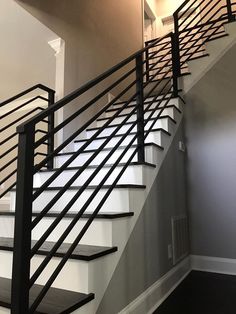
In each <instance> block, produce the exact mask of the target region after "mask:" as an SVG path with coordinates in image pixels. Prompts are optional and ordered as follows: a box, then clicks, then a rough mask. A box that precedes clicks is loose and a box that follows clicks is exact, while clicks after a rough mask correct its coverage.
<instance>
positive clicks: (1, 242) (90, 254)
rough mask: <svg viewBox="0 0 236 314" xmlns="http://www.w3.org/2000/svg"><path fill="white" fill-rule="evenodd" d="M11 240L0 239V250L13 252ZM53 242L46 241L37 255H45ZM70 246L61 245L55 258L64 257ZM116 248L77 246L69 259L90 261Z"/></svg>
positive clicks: (33, 241)
mask: <svg viewBox="0 0 236 314" xmlns="http://www.w3.org/2000/svg"><path fill="white" fill-rule="evenodd" d="M13 241H14V240H13V238H4V237H0V250H3V251H10V252H12V251H13ZM36 242H37V241H35V240H32V241H31V243H32V247H33V246H34V245H35V244H36ZM54 245H55V242H52V241H47V242H45V243H44V244H43V245H42V246H41V248H40V249H39V251H38V253H37V255H47V254H48V253H49V252H50V251H51V249H52V248H53V246H54ZM70 246H71V244H69V243H63V244H62V245H61V247H60V248H59V249H58V250H57V252H56V253H55V255H54V256H55V257H64V255H65V254H66V252H67V251H68V249H69V248H70ZM117 249H118V248H117V247H104V246H95V245H85V244H79V245H77V247H76V249H75V250H74V252H73V254H72V255H71V257H70V259H76V260H82V261H92V260H94V259H97V258H99V257H102V256H105V255H108V254H111V253H114V252H116V251H117Z"/></svg>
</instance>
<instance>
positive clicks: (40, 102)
mask: <svg viewBox="0 0 236 314" xmlns="http://www.w3.org/2000/svg"><path fill="white" fill-rule="evenodd" d="M45 94H46V95H45ZM54 94H55V92H54V91H53V90H52V89H50V88H48V87H46V86H44V85H42V84H38V85H35V86H33V87H31V88H28V89H27V90H25V91H23V92H21V93H19V94H17V95H16V96H14V97H11V98H10V99H8V100H5V101H3V102H2V103H0V108H1V116H0V148H1V150H0V186H4V188H2V189H1V191H0V199H1V198H2V197H4V196H5V195H6V194H7V193H8V192H9V191H10V190H11V189H12V188H13V187H14V186H15V185H16V172H17V156H18V133H17V132H16V127H17V126H18V125H20V124H21V123H22V122H24V121H26V120H28V119H29V118H30V117H32V116H34V115H35V114H36V113H38V112H40V111H43V110H44V109H45V108H46V106H51V105H52V104H53V103H54ZM53 128H54V121H53V117H52V116H51V117H48V119H46V120H45V119H44V120H43V121H42V122H41V124H40V125H38V128H37V129H36V131H35V136H36V137H37V138H40V136H42V134H43V135H44V134H46V133H47V132H48V131H51V130H52V129H53ZM53 149H54V142H52V141H46V142H44V147H41V149H40V150H37V151H35V158H36V160H37V161H39V160H40V158H41V157H42V156H47V154H50V153H51V152H52V151H53ZM40 156H41V157H40ZM47 167H48V168H52V167H53V163H52V161H50V163H48V165H47Z"/></svg>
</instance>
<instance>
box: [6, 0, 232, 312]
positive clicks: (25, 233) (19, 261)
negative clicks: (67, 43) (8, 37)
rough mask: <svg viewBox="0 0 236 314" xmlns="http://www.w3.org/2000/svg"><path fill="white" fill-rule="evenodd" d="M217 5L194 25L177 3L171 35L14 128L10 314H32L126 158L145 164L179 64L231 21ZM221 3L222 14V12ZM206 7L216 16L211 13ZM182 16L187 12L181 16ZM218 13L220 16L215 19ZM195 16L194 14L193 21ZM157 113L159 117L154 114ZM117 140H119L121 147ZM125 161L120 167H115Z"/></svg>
mask: <svg viewBox="0 0 236 314" xmlns="http://www.w3.org/2000/svg"><path fill="white" fill-rule="evenodd" d="M225 1H226V2H227V4H226V5H225V6H223V7H221V8H220V9H219V8H217V9H216V7H215V6H214V4H213V5H212V9H211V8H210V10H208V9H209V3H208V2H206V1H205V0H202V2H201V3H205V4H206V3H207V5H204V7H201V8H200V11H201V14H202V16H203V17H204V18H205V17H208V18H207V21H204V22H203V23H200V24H199V22H198V21H197V20H196V17H194V16H192V14H193V13H192V12H193V10H191V9H193V5H194V4H195V3H196V2H197V1H196V0H188V1H185V2H184V3H183V4H182V5H181V6H180V7H179V9H178V10H177V11H176V12H175V13H174V23H175V32H174V33H169V34H167V35H165V36H163V37H161V38H158V39H155V40H151V41H149V42H147V43H146V45H145V47H144V48H143V49H141V50H139V51H138V52H136V53H135V54H133V55H131V56H130V57H128V58H127V59H125V60H123V61H122V62H120V63H119V64H117V65H116V66H114V67H113V68H111V69H110V70H108V71H106V72H104V73H103V74H101V75H100V76H98V77H97V78H96V79H94V80H92V81H90V82H89V83H87V84H85V85H83V86H82V87H80V88H79V89H77V90H75V91H74V92H72V93H71V94H69V95H67V96H66V97H64V98H63V99H62V100H60V101H58V102H57V103H55V104H52V105H51V106H50V107H48V108H47V109H45V110H43V111H41V112H40V113H38V114H37V115H36V116H34V117H33V118H30V119H29V120H28V121H26V122H24V123H22V124H21V125H20V126H18V127H17V132H18V135H19V154H18V155H19V156H18V169H17V187H16V217H15V236H14V248H15V250H14V256H13V280H12V313H13V314H21V313H34V312H35V311H36V310H37V308H38V306H39V304H40V303H41V301H42V300H43V298H44V297H45V295H46V293H47V292H48V290H49V289H50V287H51V285H52V284H53V282H54V281H55V279H56V278H57V276H58V275H59V274H60V272H61V270H62V269H63V267H64V265H65V264H66V262H67V261H68V259H69V258H70V256H71V254H72V253H73V251H74V249H75V247H76V246H77V245H78V243H79V242H80V240H81V239H82V237H83V236H84V234H85V233H86V231H87V230H88V229H89V227H90V225H91V224H92V223H93V221H94V219H95V218H96V216H97V214H98V213H99V211H100V210H101V208H102V206H103V205H104V203H105V202H106V200H107V198H108V197H109V195H110V194H111V193H112V191H113V189H114V188H115V187H116V186H117V185H118V183H119V180H120V178H121V177H122V175H123V174H124V173H125V171H126V169H127V168H128V166H129V165H130V164H131V162H132V161H133V160H134V158H136V160H137V161H138V162H139V163H141V164H143V163H144V162H145V147H146V139H147V136H148V135H149V133H150V132H151V130H152V129H153V127H154V126H155V124H156V122H157V121H158V119H159V118H160V116H161V115H162V113H163V111H164V110H165V109H166V108H167V106H168V104H169V102H170V100H171V98H173V97H179V91H178V77H179V76H180V75H181V74H182V70H183V69H186V61H188V60H190V59H191V58H193V57H194V56H196V54H197V53H199V52H201V53H202V52H204V44H205V42H206V41H207V40H209V39H212V38H214V36H215V35H217V32H218V30H219V28H220V27H222V25H223V23H224V22H226V21H227V22H229V21H232V20H233V19H232V15H233V14H234V11H235V10H233V9H232V4H231V2H230V1H228V0H225ZM229 4H230V8H229V7H228V6H229ZM186 6H187V8H186ZM213 8H214V9H216V10H214V12H213ZM189 10H190V11H191V12H189ZM206 10H207V11H206ZM224 10H226V11H225V12H221V11H224ZM215 12H217V13H215ZM219 12H220V16H219V17H218V18H216V20H214V17H215V16H216V15H217V14H218V13H219ZM211 13H212V14H211ZM221 13H222V14H221ZM210 14H211V16H210ZM183 16H185V20H186V16H187V20H188V19H190V20H189V21H190V23H189V21H188V24H189V25H188V26H190V27H187V28H186V27H185V28H184V23H182V22H180V19H181V18H182V17H183ZM199 16H200V15H198V16H197V17H199ZM192 17H193V18H192ZM201 22H202V21H201ZM193 24H194V25H193ZM197 30H198V31H199V35H198V36H197V38H196V31H197ZM186 39H187V40H186ZM186 41H188V45H186ZM150 61H152V62H150ZM107 79H109V83H106V87H105V89H102V90H101V91H99V92H96V95H95V96H94V97H93V98H92V99H89V100H88V101H87V102H86V103H85V104H84V103H83V106H82V107H80V108H79V109H77V110H76V111H75V112H74V113H73V114H71V115H70V116H68V117H67V118H66V119H65V120H64V121H63V122H62V123H60V124H59V125H56V126H55V127H54V128H51V129H50V130H48V132H45V131H44V130H42V129H41V128H40V126H38V125H39V124H40V123H41V122H44V123H49V125H51V124H52V123H54V115H55V113H56V112H57V111H58V110H59V109H61V108H64V107H66V106H67V105H68V104H70V103H71V102H72V101H74V100H79V99H80V96H82V95H85V94H86V92H88V91H91V90H93V88H95V87H97V86H99V84H100V83H102V82H104V81H105V80H107ZM115 89H117V90H119V92H117V90H116V91H115ZM111 91H115V97H114V99H113V100H112V101H110V102H109V103H108V104H106V105H105V106H104V107H103V108H101V109H99V110H98V111H97V112H96V113H95V114H94V115H93V116H92V117H89V118H87V120H86V121H85V123H84V124H83V125H80V126H79V127H77V129H76V130H74V131H71V132H70V134H68V136H67V137H66V139H65V140H63V142H62V143H59V145H58V146H57V147H54V143H53V139H54V136H55V135H56V134H57V133H58V132H59V131H60V130H61V129H63V128H65V127H67V126H71V124H72V123H73V121H76V119H77V118H78V117H80V116H81V115H83V114H84V113H87V112H88V110H90V108H94V107H95V106H96V104H97V102H98V101H99V100H100V99H102V98H103V97H104V96H105V95H106V94H107V93H108V92H111ZM150 97H152V98H151V100H150V101H148V102H147V103H146V104H145V106H144V103H145V101H146V100H147V99H149V98H150ZM121 98H124V99H125V100H124V102H123V103H122V104H121V106H120V107H119V108H117V110H116V111H115V112H114V114H113V115H112V116H111V117H110V118H109V119H105V120H104V124H103V125H102V126H101V127H99V128H97V129H95V130H94V133H93V134H92V135H91V137H90V138H88V139H87V140H86V141H84V143H83V144H82V146H81V147H80V148H79V149H78V150H77V151H75V152H71V153H70V155H68V158H67V159H66V161H65V162H64V163H63V164H62V165H60V167H59V168H57V169H54V171H53V172H52V174H51V176H50V177H49V178H48V179H46V180H45V182H43V183H42V185H41V186H40V187H38V188H37V189H35V188H34V185H33V179H34V175H35V174H36V173H38V172H40V171H41V169H42V168H43V167H45V166H46V165H48V164H50V163H51V166H52V162H53V160H54V159H55V158H59V157H60V156H61V155H60V154H61V153H63V150H64V148H66V147H67V146H68V145H70V144H72V143H73V142H74V140H75V139H76V138H77V137H78V136H80V135H81V134H83V132H84V131H85V130H86V129H87V128H88V127H90V126H93V123H94V122H95V121H96V120H97V119H99V118H100V117H101V115H102V114H104V113H105V112H106V111H107V110H108V111H109V110H110V109H111V108H113V105H114V104H115V103H116V102H117V101H119V99H121ZM132 102H134V104H132ZM127 108H129V111H128V113H126V114H123V113H124V110H127ZM157 110H159V111H158V114H157V115H156V113H157ZM88 116H89V115H88ZM117 118H119V119H121V122H120V123H119V124H114V123H115V122H116V119H117ZM124 128H125V131H124ZM108 129H109V130H110V132H109V134H108V135H106V136H105V137H102V136H103V132H104V130H108ZM35 134H40V135H41V137H40V138H37V139H36V138H35ZM13 136H15V135H12V137H13ZM114 136H116V137H118V141H117V143H116V144H115V145H112V148H109V149H107V147H108V145H110V143H111V140H112V139H113V138H114ZM101 138H103V141H101V143H100V144H99V147H98V148H97V149H96V150H89V149H88V147H89V145H90V144H91V143H94V141H96V140H98V139H101ZM124 141H126V142H125V145H124ZM127 142H128V143H127ZM46 143H47V146H49V147H50V150H48V152H47V154H44V153H41V152H40V148H41V147H42V145H45V144H46ZM104 151H107V154H106V156H105V157H104V158H103V159H102V161H101V162H100V163H99V164H98V166H97V167H96V168H95V170H94V171H93V173H92V174H91V175H90V176H88V178H87V179H86V180H85V182H83V185H82V186H79V187H77V190H76V192H75V194H74V195H73V196H72V198H71V199H70V200H68V201H67V202H65V204H64V206H63V208H61V211H60V213H58V215H57V217H56V218H55V220H54V221H53V222H52V224H51V225H50V226H49V227H48V228H47V229H46V230H45V232H44V233H43V234H42V235H41V237H40V238H39V239H38V240H37V242H36V243H35V244H34V247H33V248H31V234H32V231H33V229H34V228H35V227H36V226H38V224H39V223H40V222H41V221H42V219H43V218H44V217H45V215H47V214H50V211H51V210H52V209H53V208H54V207H55V206H56V205H57V204H58V202H59V201H60V200H61V198H62V196H63V195H65V193H66V192H67V191H68V190H69V189H70V188H71V187H72V186H74V185H75V184H76V182H78V181H79V179H80V178H81V176H82V175H83V174H84V173H85V171H86V169H88V167H89V166H91V164H93V163H94V162H95V161H96V158H98V157H99V156H100V155H101V154H102V153H103V152H104ZM85 152H86V153H89V154H90V155H89V157H88V158H87V160H86V161H85V162H84V164H82V165H81V166H80V167H78V168H75V167H73V163H74V162H75V161H76V160H78V158H80V157H81V156H82V154H83V153H85ZM39 154H40V155H41V157H42V158H41V160H40V161H39V162H36V161H35V158H34V156H35V155H39ZM125 157H126V161H125V162H123V159H124V158H125ZM111 158H113V159H112V160H113V161H112V162H111V161H110V160H111ZM107 164H109V165H110V166H109V168H108V171H107V173H106V174H105V176H104V177H103V178H102V179H101V180H100V181H99V183H98V184H96V185H95V186H94V187H93V192H92V193H91V195H90V196H89V197H88V199H86V201H81V196H82V195H84V192H85V191H86V189H87V188H88V186H89V185H91V184H92V183H93V180H94V179H95V178H97V176H98V175H99V174H100V173H101V170H102V169H103V167H104V165H107ZM9 165H10V163H9ZM118 167H119V168H118ZM68 169H73V170H74V174H73V175H72V176H71V177H70V179H68V181H67V182H65V183H64V184H63V186H62V187H60V188H58V191H56V193H55V196H54V197H53V198H52V199H51V200H50V201H49V202H48V204H46V205H45V206H40V213H39V214H38V215H37V216H36V217H35V218H34V219H33V220H32V211H33V208H34V204H36V202H38V204H39V202H40V197H43V193H44V192H45V191H47V189H49V188H50V186H51V185H52V184H55V182H56V180H57V179H58V178H59V176H60V175H62V174H63V173H64V172H65V171H66V170H68ZM115 169H116V170H119V169H120V170H119V172H118V174H116V175H115V176H114V177H112V175H113V174H114V171H115ZM108 179H109V180H110V181H111V183H110V184H109V185H108V184H107V181H108ZM77 180H78V181H77ZM104 188H106V190H105V193H104V195H103V197H102V198H101V199H99V201H98V205H97V206H96V207H95V208H93V202H94V200H96V197H97V195H98V193H99V192H100V191H101V189H104ZM78 200H80V202H79V206H78V210H77V211H76V215H75V217H74V218H73V219H72V221H71V222H70V224H69V225H68V227H67V228H66V229H65V230H64V231H63V233H62V234H61V235H60V236H59V239H58V240H57V241H56V243H55V244H54V246H53V248H52V249H51V251H50V252H49V253H48V255H47V256H46V258H45V259H44V260H43V262H42V263H41V264H40V265H39V267H38V268H37V269H36V270H35V272H34V273H33V274H32V276H30V263H31V259H32V258H33V257H34V256H35V255H36V254H37V253H38V251H39V249H40V247H41V246H42V245H43V244H44V242H45V241H46V240H47V239H48V237H49V236H50V235H51V233H52V232H53V231H54V230H55V228H56V227H57V226H58V224H59V223H60V222H61V221H62V219H63V218H64V217H65V215H66V214H67V213H68V212H69V211H70V210H71V209H72V208H73V206H74V205H75V204H77V201H78ZM88 208H90V211H91V216H90V218H89V219H88V220H87V222H86V224H85V225H84V227H83V228H82V230H81V231H80V232H79V233H78V236H77V237H76V239H75V240H74V241H73V243H71V246H70V248H69V249H68V251H67V252H66V253H65V255H64V257H63V258H62V259H61V261H60V263H59V264H58V265H57V267H56V268H55V269H54V271H53V273H52V275H51V276H50V277H49V278H48V280H47V282H46V283H45V285H44V287H43V289H42V290H41V291H40V292H39V294H38V296H37V297H36V299H35V300H34V301H33V303H32V304H31V305H30V304H29V293H30V289H31V287H32V286H33V285H34V284H35V282H36V281H37V279H38V278H39V276H40V275H41V274H42V272H43V271H44V270H45V268H46V267H47V265H48V263H49V262H50V261H51V259H52V258H53V256H55V254H56V252H57V250H58V249H59V248H60V246H61V245H62V244H63V242H64V241H65V239H66V238H67V236H68V235H69V234H70V232H71V231H72V230H73V228H74V227H75V226H76V224H77V222H78V221H79V220H80V218H81V217H82V215H83V214H84V213H85V211H86V210H88Z"/></svg>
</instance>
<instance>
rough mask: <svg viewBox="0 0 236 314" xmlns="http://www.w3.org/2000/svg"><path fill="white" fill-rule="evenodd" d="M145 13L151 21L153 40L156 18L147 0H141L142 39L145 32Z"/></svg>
mask: <svg viewBox="0 0 236 314" xmlns="http://www.w3.org/2000/svg"><path fill="white" fill-rule="evenodd" d="M145 13H146V14H147V15H148V17H149V18H150V20H151V21H152V38H155V37H156V27H155V20H156V18H157V17H156V14H155V12H154V10H153V8H152V7H151V6H150V5H149V3H148V2H147V0H143V38H144V31H145Z"/></svg>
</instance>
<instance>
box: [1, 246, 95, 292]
mask: <svg viewBox="0 0 236 314" xmlns="http://www.w3.org/2000/svg"><path fill="white" fill-rule="evenodd" d="M44 258H45V256H40V255H36V256H35V257H34V258H33V259H32V261H31V274H33V273H34V272H35V270H37V268H38V267H39V266H40V264H41V263H42V261H43V259H44ZM0 259H1V269H0V276H1V277H4V278H9V279H10V278H11V270H12V252H6V251H0ZM60 261H61V259H60V258H57V257H54V258H53V259H52V260H51V262H50V264H49V265H48V266H47V268H46V269H45V270H44V272H43V273H42V275H41V276H40V277H39V278H38V280H37V281H36V284H40V285H44V284H45V283H46V282H47V280H48V278H49V277H50V275H51V274H52V273H53V271H54V270H55V268H56V267H57V265H58V264H59V262H60ZM88 278H89V264H88V263H87V262H85V261H78V260H69V261H68V262H67V263H66V265H65V267H64V268H63V270H62V271H61V272H60V274H59V276H58V277H57V279H56V280H55V281H54V283H53V284H52V287H54V288H59V289H65V290H70V291H79V292H82V293H89V291H88V290H89V287H88V284H89V281H88Z"/></svg>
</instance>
